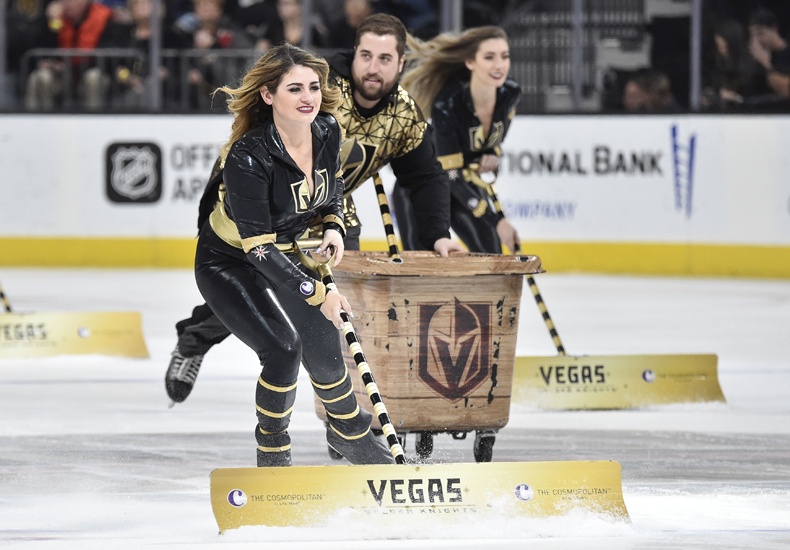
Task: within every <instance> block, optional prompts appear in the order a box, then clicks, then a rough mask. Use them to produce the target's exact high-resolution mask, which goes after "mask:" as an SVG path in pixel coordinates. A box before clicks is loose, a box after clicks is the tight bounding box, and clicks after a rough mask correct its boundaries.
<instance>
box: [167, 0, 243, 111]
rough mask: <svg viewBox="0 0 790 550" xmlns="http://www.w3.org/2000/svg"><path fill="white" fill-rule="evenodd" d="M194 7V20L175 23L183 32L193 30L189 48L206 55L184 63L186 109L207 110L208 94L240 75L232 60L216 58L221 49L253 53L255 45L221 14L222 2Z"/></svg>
mask: <svg viewBox="0 0 790 550" xmlns="http://www.w3.org/2000/svg"><path fill="white" fill-rule="evenodd" d="M193 5H194V14H193V15H194V18H192V17H189V18H187V17H184V18H180V19H179V21H177V22H176V25H177V27H178V28H179V29H182V31H183V30H184V29H189V28H190V27H192V28H193V31H192V33H191V37H190V39H189V45H190V46H191V48H192V49H195V50H204V51H205V52H206V55H202V56H198V57H190V58H189V59H188V60H187V62H188V63H189V65H188V66H189V70H188V71H187V86H189V103H190V105H189V106H190V108H191V109H197V110H210V109H211V105H212V103H211V92H212V91H213V90H214V89H216V88H217V87H218V86H220V85H221V84H222V83H223V82H232V81H233V80H234V79H235V78H236V77H237V76H238V73H239V72H240V70H239V67H238V66H237V64H236V63H232V62H231V61H233V60H232V59H230V58H228V57H223V56H221V55H215V54H216V53H218V51H219V50H223V49H240V50H245V49H249V50H250V53H252V47H253V45H254V44H253V40H252V37H251V36H250V35H249V34H247V32H246V31H245V30H244V29H243V28H241V27H240V26H239V25H237V24H236V23H235V22H233V20H231V19H230V18H229V17H228V16H226V15H225V14H224V12H223V0H194V2H193ZM193 19H194V21H193ZM221 107H222V108H224V106H221Z"/></svg>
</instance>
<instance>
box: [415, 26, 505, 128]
mask: <svg viewBox="0 0 790 550" xmlns="http://www.w3.org/2000/svg"><path fill="white" fill-rule="evenodd" d="M492 38H502V39H504V40H507V33H506V32H505V31H504V30H503V29H501V28H499V27H495V26H493V25H486V26H483V27H472V28H470V29H467V30H465V31H464V32H462V33H461V34H452V33H442V34H440V35H438V36H436V37H434V38H432V39H431V40H428V41H422V40H420V39H418V38H415V37H413V36H411V35H409V36H408V37H407V44H408V46H409V50H410V52H409V53H408V54H407V56H406V60H407V66H408V69H407V70H406V72H405V73H404V74H403V78H402V79H401V85H402V86H403V87H404V88H406V90H407V91H408V92H409V94H411V96H412V98H414V101H416V102H417V105H418V106H419V107H420V109H422V112H423V113H425V116H430V113H431V106H432V105H433V100H434V99H435V98H436V95H437V94H438V93H439V91H440V90H441V89H442V87H443V86H444V84H445V83H446V82H447V81H448V80H449V79H450V78H452V77H468V75H469V69H467V68H466V61H469V60H472V59H474V58H475V55H476V54H477V50H478V49H479V48H480V43H481V42H483V41H484V40H490V39H492Z"/></svg>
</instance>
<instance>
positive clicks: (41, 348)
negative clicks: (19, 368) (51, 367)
mask: <svg viewBox="0 0 790 550" xmlns="http://www.w3.org/2000/svg"><path fill="white" fill-rule="evenodd" d="M67 354H71V355H93V354H97V355H117V356H122V357H135V358H145V357H148V349H147V348H146V346H145V341H144V340H143V333H142V328H141V318H140V314H139V313H137V312H110V311H99V312H77V311H58V312H45V313H9V314H5V315H0V359H3V358H27V357H51V356H55V355H67Z"/></svg>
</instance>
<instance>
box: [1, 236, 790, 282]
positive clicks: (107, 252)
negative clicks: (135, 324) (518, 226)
mask: <svg viewBox="0 0 790 550" xmlns="http://www.w3.org/2000/svg"><path fill="white" fill-rule="evenodd" d="M196 242H197V241H196V240H195V239H193V238H182V239H178V238H172V239H167V238H148V239H146V238H137V239H134V238H77V237H74V238H57V237H36V238H14V237H4V238H0V250H2V251H3V253H2V254H0V266H5V267H11V266H16V267H112V268H184V269H191V268H192V267H193V266H194V261H195V243H196ZM361 245H362V250H364V251H374V250H386V249H387V244H386V240H385V239H384V238H381V239H362V241H361ZM41 250H56V251H57V253H56V254H41ZM522 252H523V253H524V254H533V255H535V256H539V257H540V259H541V261H542V262H543V265H544V267H545V269H546V270H547V271H548V272H549V273H564V272H577V273H623V274H640V275H695V276H698V275H723V276H728V277H770V278H790V246H759V245H726V244H685V243H683V244H677V243H600V242H585V241H579V242H549V241H527V242H525V243H523V244H522Z"/></svg>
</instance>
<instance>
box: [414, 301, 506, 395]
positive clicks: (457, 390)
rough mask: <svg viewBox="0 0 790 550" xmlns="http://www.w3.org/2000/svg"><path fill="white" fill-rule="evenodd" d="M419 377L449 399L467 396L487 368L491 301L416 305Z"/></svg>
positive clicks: (487, 370)
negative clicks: (418, 310)
mask: <svg viewBox="0 0 790 550" xmlns="http://www.w3.org/2000/svg"><path fill="white" fill-rule="evenodd" d="M419 317H420V326H421V327H427V330H425V331H420V342H419V360H420V364H419V377H420V379H421V380H422V381H423V382H425V383H426V384H427V385H428V386H429V387H430V388H431V389H433V390H434V391H435V392H436V393H438V394H439V395H441V396H443V397H444V398H446V399H448V400H450V401H458V400H459V399H461V398H463V397H465V396H467V395H469V393H470V392H472V391H474V390H475V389H476V388H477V387H478V386H480V384H482V383H483V381H485V380H486V378H488V376H489V371H490V369H491V355H490V349H491V329H490V327H491V304H487V303H462V302H460V301H459V300H458V299H457V298H453V300H452V301H451V302H448V303H445V304H420V313H419Z"/></svg>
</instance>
